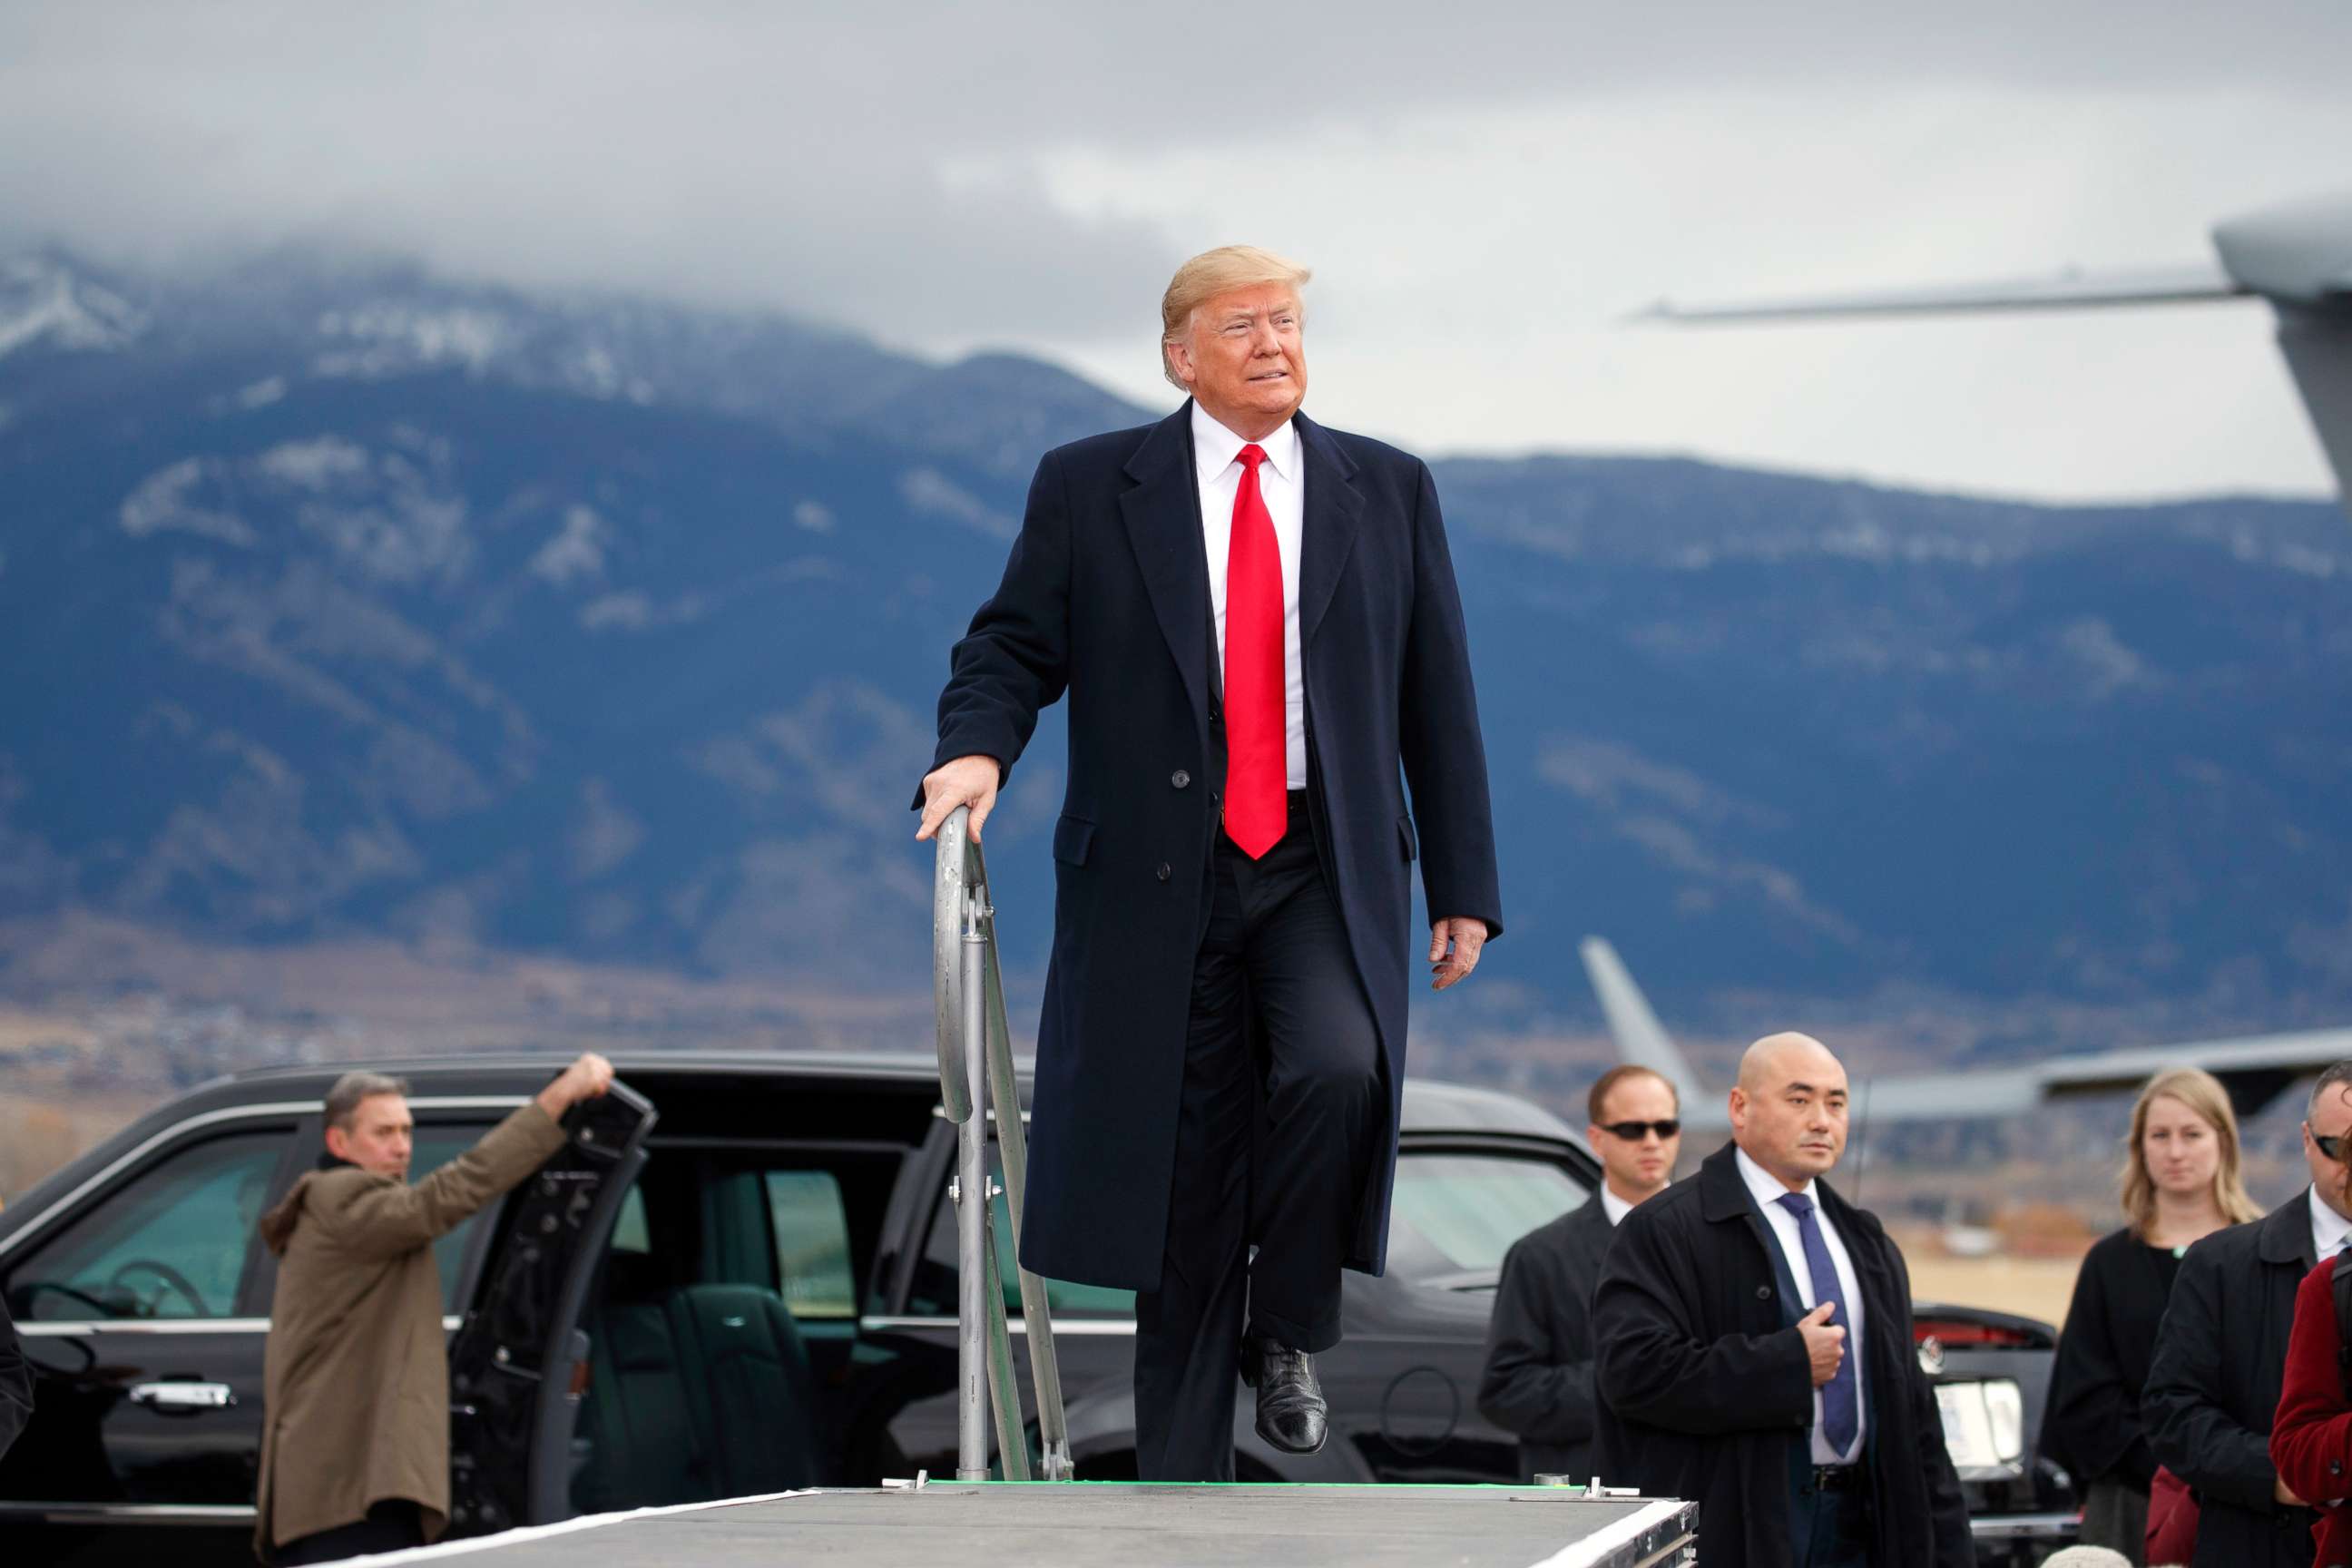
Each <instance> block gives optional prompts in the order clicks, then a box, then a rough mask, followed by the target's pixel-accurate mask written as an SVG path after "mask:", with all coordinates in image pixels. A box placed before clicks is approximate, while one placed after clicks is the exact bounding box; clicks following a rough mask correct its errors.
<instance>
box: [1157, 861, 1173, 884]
mask: <svg viewBox="0 0 2352 1568" xmlns="http://www.w3.org/2000/svg"><path fill="white" fill-rule="evenodd" d="M1175 874H1176V870H1175V868H1173V867H1172V866H1171V865H1169V864H1168V862H1167V861H1165V860H1162V861H1161V862H1160V880H1161V881H1163V882H1164V881H1166V880H1167V879H1169V878H1171V877H1172V876H1174V875H1175Z"/></svg>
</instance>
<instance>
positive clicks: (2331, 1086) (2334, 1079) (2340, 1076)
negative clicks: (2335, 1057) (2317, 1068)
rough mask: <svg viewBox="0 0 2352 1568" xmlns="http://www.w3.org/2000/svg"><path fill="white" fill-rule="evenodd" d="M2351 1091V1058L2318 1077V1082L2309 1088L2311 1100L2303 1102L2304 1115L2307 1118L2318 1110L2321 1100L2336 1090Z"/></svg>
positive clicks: (2338, 1063)
mask: <svg viewBox="0 0 2352 1568" xmlns="http://www.w3.org/2000/svg"><path fill="white" fill-rule="evenodd" d="M2337 1089H2352V1057H2347V1058H2345V1059H2344V1060H2342V1061H2340V1062H2337V1063H2336V1065H2335V1066H2334V1067H2331V1068H2328V1069H2327V1070H2326V1072H2324V1073H2321V1074H2320V1075H2319V1081H2318V1082H2317V1083H2315V1084H2313V1085H2312V1086H2311V1098H2310V1099H2309V1100H2305V1101H2304V1102H2303V1113H2304V1115H2305V1116H2306V1117H2308V1116H2309V1115H2310V1114H2311V1113H2312V1112H2313V1111H2315V1110H2318V1109H2319V1102H2320V1101H2321V1100H2324V1099H2326V1097H2327V1096H2328V1095H2330V1094H2333V1093H2334V1092H2336V1090H2337Z"/></svg>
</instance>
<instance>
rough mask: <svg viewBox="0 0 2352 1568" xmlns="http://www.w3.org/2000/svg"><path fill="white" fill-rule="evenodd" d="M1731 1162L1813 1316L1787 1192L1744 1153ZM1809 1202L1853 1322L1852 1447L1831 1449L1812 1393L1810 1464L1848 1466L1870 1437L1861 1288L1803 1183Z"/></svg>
mask: <svg viewBox="0 0 2352 1568" xmlns="http://www.w3.org/2000/svg"><path fill="white" fill-rule="evenodd" d="M1732 1157H1733V1159H1734V1160H1735V1161H1737V1162H1738V1166H1739V1178H1740V1180H1742V1181H1744V1182H1746V1183H1747V1184H1748V1194H1749V1195H1750V1196H1752V1197H1753V1198H1755V1200H1756V1206H1757V1207H1758V1208H1759V1209H1762V1210H1763V1211H1764V1224H1765V1225H1766V1226H1767V1227H1768V1228H1769V1229H1770V1231H1771V1232H1772V1239H1773V1240H1775V1241H1777V1242H1779V1243H1780V1256H1781V1258H1783V1259H1785V1260H1786V1261H1787V1263H1788V1265H1789V1274H1790V1278H1792V1279H1795V1280H1796V1282H1797V1295H1798V1297H1799V1298H1800V1299H1801V1300H1803V1302H1804V1304H1805V1310H1807V1311H1811V1310H1812V1309H1813V1308H1814V1307H1815V1306H1817V1305H1819V1304H1820V1298H1819V1297H1818V1296H1816V1295H1815V1293H1814V1290H1813V1271H1812V1268H1811V1266H1809V1265H1808V1264H1807V1263H1806V1262H1805V1238H1804V1233H1803V1232H1802V1231H1801V1230H1799V1229H1798V1228H1797V1216H1796V1215H1792V1214H1790V1212H1789V1210H1788V1208H1787V1207H1786V1206H1785V1205H1782V1204H1781V1202H1780V1199H1781V1198H1782V1197H1783V1196H1784V1195H1786V1194H1787V1193H1788V1191H1789V1189H1788V1188H1786V1187H1784V1186H1782V1185H1781V1184H1780V1178H1778V1177H1776V1176H1774V1175H1773V1174H1772V1173H1770V1172H1769V1171H1767V1170H1766V1169H1765V1168H1764V1167H1763V1166H1761V1165H1759V1164H1758V1163H1756V1162H1755V1161H1753V1160H1751V1159H1749V1158H1748V1151H1747V1150H1745V1149H1735V1150H1734V1151H1733V1152H1732ZM1798 1190H1799V1191H1801V1192H1802V1193H1803V1194H1805V1196H1807V1197H1809V1198H1811V1199H1812V1200H1813V1222H1814V1223H1815V1224H1816V1225H1819V1226H1821V1227H1822V1245H1823V1246H1824V1247H1828V1248H1829V1254H1830V1263H1831V1266H1832V1267H1833V1268H1836V1270H1837V1277H1838V1292H1839V1294H1841V1295H1843V1297H1844V1298H1845V1310H1846V1312H1847V1315H1848V1316H1849V1317H1850V1318H1851V1319H1852V1320H1853V1321H1851V1322H1849V1323H1847V1324H1846V1330H1845V1354H1846V1360H1847V1362H1848V1363H1850V1364H1851V1365H1852V1366H1853V1414H1854V1428H1853V1447H1851V1448H1848V1449H1847V1450H1846V1451H1845V1452H1844V1453H1843V1454H1841V1453H1839V1452H1838V1451H1837V1450H1836V1449H1835V1448H1832V1447H1830V1440H1829V1439H1828V1438H1827V1437H1825V1436H1822V1391H1821V1388H1820V1387H1819V1385H1816V1386H1815V1387H1814V1389H1813V1463H1815V1464H1817V1465H1845V1464H1851V1463H1853V1460H1854V1459H1855V1458H1857V1457H1858V1456H1859V1455H1860V1454H1861V1453H1862V1445H1863V1439H1864V1437H1866V1436H1869V1428H1870V1401H1869V1399H1868V1398H1867V1397H1866V1396H1865V1394H1864V1388H1863V1382H1862V1378H1863V1370H1862V1363H1863V1361H1864V1356H1863V1353H1862V1331H1863V1321H1862V1314H1863V1306H1862V1285H1861V1283H1860V1282H1859V1281H1858V1280H1856V1279H1854V1276H1853V1258H1849V1257H1848V1256H1846V1250H1845V1240H1844V1238H1843V1237H1840V1236H1839V1235H1838V1232H1837V1226H1834V1225H1832V1224H1831V1223H1830V1213H1829V1210H1828V1209H1826V1208H1824V1207H1822V1195H1821V1193H1820V1192H1819V1190H1818V1189H1817V1185H1816V1184H1814V1183H1812V1182H1807V1183H1806V1184H1804V1185H1803V1186H1802V1187H1801V1188H1800V1189H1798Z"/></svg>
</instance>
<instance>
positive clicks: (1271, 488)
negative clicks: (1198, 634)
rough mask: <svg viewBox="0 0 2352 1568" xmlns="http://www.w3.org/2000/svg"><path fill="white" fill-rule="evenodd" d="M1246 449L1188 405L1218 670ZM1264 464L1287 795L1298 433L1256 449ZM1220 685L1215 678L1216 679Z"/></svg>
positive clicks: (1292, 754) (1298, 685) (1295, 661)
mask: <svg viewBox="0 0 2352 1568" xmlns="http://www.w3.org/2000/svg"><path fill="white" fill-rule="evenodd" d="M1249 444H1250V443H1248V442H1247V441H1244V440H1243V439H1242V438H1241V437H1239V436H1236V435H1234V433H1233V432H1232V431H1230V430H1228V429H1226V428H1225V427H1224V426H1223V425H1220V424H1219V423H1218V422H1217V421H1216V420H1214V419H1213V418H1211V417H1210V416H1209V415H1208V414H1207V413H1206V412H1205V411H1204V410H1203V409H1202V407H1201V405H1199V404H1198V403H1195V404H1193V405H1192V457H1193V460H1194V461H1195V462H1196V463H1197V464H1198V465H1199V468H1200V475H1199V478H1200V483H1201V536H1202V543H1203V544H1204V545H1206V546H1207V548H1208V555H1209V607H1210V609H1211V610H1212V611H1213V612H1214V613H1215V616H1216V622H1217V668H1218V669H1219V670H1220V671H1221V672H1222V671H1223V669H1224V668H1225V557H1226V554H1227V552H1228V551H1229V549H1230V547H1231V545H1232V543H1233V536H1234V496H1235V495H1236V494H1237V493H1238V492H1239V491H1240V489H1241V484H1242V461H1241V454H1242V448H1243V447H1246V446H1248V445H1249ZM1257 445H1258V446H1259V447H1263V448H1264V449H1265V462H1263V463H1260V464H1259V465H1258V468H1257V488H1258V493H1259V494H1260V495H1261V496H1263V497H1264V498H1265V510H1266V512H1267V515H1269V516H1270V517H1272V518H1273V519H1274V542H1275V548H1276V549H1277V550H1278V551H1280V552H1281V554H1282V722H1283V767H1284V770H1285V771H1286V773H1288V774H1289V782H1288V784H1287V786H1286V787H1288V788H1291V789H1305V788H1306V787H1307V667H1306V666H1305V664H1303V663H1302V662H1300V659H1299V653H1298V552H1299V550H1300V547H1301V545H1302V543H1303V542H1304V539H1305V536H1306V531H1307V470H1306V460H1307V454H1306V453H1305V452H1304V451H1303V450H1301V449H1300V447H1299V444H1298V426H1296V425H1294V424H1292V423H1290V422H1289V421H1288V420H1285V421H1283V424H1282V426H1281V428H1279V429H1277V430H1276V431H1275V432H1273V433H1272V434H1271V435H1269V436H1267V437H1265V439H1264V440H1262V441H1260V442H1258V443H1257ZM1218 679H1223V675H1222V674H1220V676H1219V678H1218Z"/></svg>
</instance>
